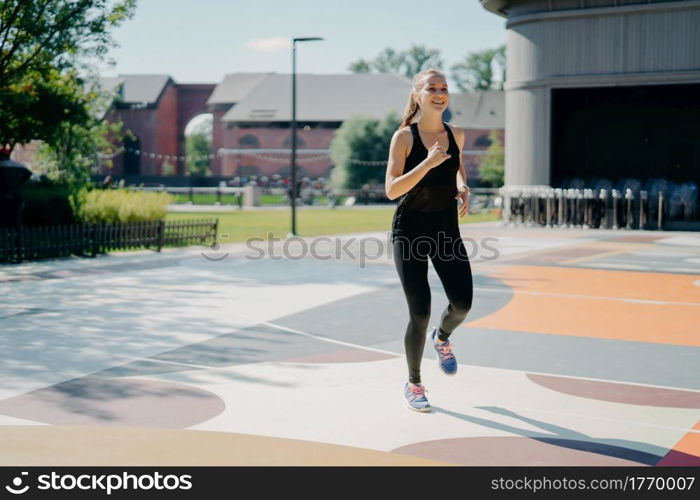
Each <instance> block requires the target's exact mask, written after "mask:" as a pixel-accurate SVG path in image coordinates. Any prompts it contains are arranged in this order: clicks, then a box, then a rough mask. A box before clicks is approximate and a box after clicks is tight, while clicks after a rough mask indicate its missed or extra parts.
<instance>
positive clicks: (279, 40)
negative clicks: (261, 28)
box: [245, 36, 292, 52]
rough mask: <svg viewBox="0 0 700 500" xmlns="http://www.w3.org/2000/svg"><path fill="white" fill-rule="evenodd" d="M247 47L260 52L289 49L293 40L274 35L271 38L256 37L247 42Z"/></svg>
mask: <svg viewBox="0 0 700 500" xmlns="http://www.w3.org/2000/svg"><path fill="white" fill-rule="evenodd" d="M245 45H246V47H248V48H249V49H253V50H258V51H260V52H274V51H276V50H282V49H289V48H290V47H291V45H292V41H291V40H290V39H289V38H284V37H281V36H273V37H269V38H254V39H253V40H249V41H247V42H246V44H245Z"/></svg>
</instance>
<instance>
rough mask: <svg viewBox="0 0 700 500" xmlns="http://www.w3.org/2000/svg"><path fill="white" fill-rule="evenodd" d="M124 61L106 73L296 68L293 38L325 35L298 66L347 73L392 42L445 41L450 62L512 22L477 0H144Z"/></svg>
mask: <svg viewBox="0 0 700 500" xmlns="http://www.w3.org/2000/svg"><path fill="white" fill-rule="evenodd" d="M114 35H115V38H116V40H117V41H118V42H119V44H120V47H119V48H118V49H115V50H113V51H112V52H111V53H110V56H111V57H112V58H113V59H115V60H116V61H117V64H116V66H113V67H107V66H103V67H102V68H101V73H102V74H103V75H105V76H112V75H116V74H120V73H122V74H125V73H165V74H169V75H171V76H173V77H174V78H175V81H177V82H180V83H193V82H202V83H216V82H219V81H220V80H221V79H222V78H223V76H224V75H225V74H227V73H233V72H237V71H274V72H277V73H288V72H290V71H291V50H290V49H289V47H288V45H287V44H288V40H289V39H290V38H292V37H295V36H297V37H299V36H320V37H323V38H325V40H324V41H320V42H307V43H303V44H299V45H298V47H297V71H298V72H304V73H347V72H348V71H347V66H348V64H349V63H350V62H351V61H354V60H356V59H359V58H364V59H372V58H373V57H374V56H375V55H377V54H378V53H379V52H380V51H381V50H382V49H384V48H385V47H393V48H395V49H397V50H402V49H408V48H409V47H410V45H411V44H413V43H415V44H419V45H427V46H428V47H429V48H435V49H440V51H441V53H442V58H443V61H444V63H445V65H444V68H445V69H449V67H450V66H451V65H452V64H454V63H455V62H458V61H459V60H460V59H461V58H463V57H464V55H466V54H467V53H469V52H473V51H477V50H482V49H486V48H493V47H497V46H498V45H501V44H502V43H504V42H505V36H506V35H505V20H504V19H503V18H500V17H497V16H495V15H493V14H491V13H489V12H486V11H485V10H484V9H483V8H482V7H481V6H480V4H479V1H478V0H443V1H425V0H422V1H420V0H402V1H396V0H374V1H370V0H350V1H331V0H257V1H249V0H248V1H238V0H200V1H195V0H138V7H137V10H136V14H135V16H134V17H133V18H132V19H130V20H129V21H127V22H126V23H125V24H124V25H122V26H121V27H120V28H118V29H117V30H116V31H115V33H114Z"/></svg>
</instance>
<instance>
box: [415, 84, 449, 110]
mask: <svg viewBox="0 0 700 500" xmlns="http://www.w3.org/2000/svg"><path fill="white" fill-rule="evenodd" d="M413 97H414V99H415V100H416V101H417V102H418V106H420V109H421V110H427V109H434V110H435V111H438V112H440V113H441V112H443V111H445V109H446V108H447V104H448V102H449V93H448V91H447V82H446V81H445V77H444V76H441V75H430V76H428V78H426V79H424V80H423V88H422V89H421V90H420V92H414V93H413Z"/></svg>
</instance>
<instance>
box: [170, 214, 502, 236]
mask: <svg viewBox="0 0 700 500" xmlns="http://www.w3.org/2000/svg"><path fill="white" fill-rule="evenodd" d="M393 215H394V207H393V206H392V207H386V208H376V209H375V208H356V209H353V208H335V209H330V208H329V209H323V208H313V209H304V208H303V207H299V208H298V209H297V233H298V234H299V236H320V235H326V234H342V233H361V232H367V231H389V230H390V229H391V218H392V216H393ZM209 218H211V219H219V233H218V236H219V241H220V243H233V242H240V241H245V240H246V239H248V238H251V237H253V236H259V237H262V238H266V239H267V237H268V233H272V236H273V237H277V238H284V237H285V236H286V235H287V234H288V233H289V231H290V228H291V210H243V211H240V212H231V213H217V212H213V213H212V212H178V213H168V214H167V216H166V220H182V219H209ZM498 219H499V216H498V215H496V214H488V213H487V214H473V215H471V214H470V215H466V216H464V217H462V218H460V224H468V223H470V222H485V221H495V220H498ZM223 235H227V236H226V237H224V236H223Z"/></svg>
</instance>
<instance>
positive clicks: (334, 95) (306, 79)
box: [222, 73, 411, 122]
mask: <svg viewBox="0 0 700 500" xmlns="http://www.w3.org/2000/svg"><path fill="white" fill-rule="evenodd" d="M296 84H297V120H299V121H327V122H340V121H344V120H345V119H347V118H348V117H349V116H351V115H355V114H364V115H368V116H372V117H375V118H383V117H384V116H385V115H386V114H387V113H388V112H390V111H395V112H396V113H397V114H399V115H400V114H402V113H403V110H404V108H405V107H406V103H407V101H408V95H409V93H410V91H411V80H409V79H408V78H405V77H402V76H399V75H395V74H391V73H349V74H336V75H333V74H330V75H327V74H323V75H318V74H310V73H302V74H297V78H296ZM291 88H292V82H291V75H290V74H277V73H273V74H268V75H267V76H266V77H265V78H264V79H262V80H261V81H260V82H259V83H258V84H257V86H255V88H253V89H252V90H251V91H250V92H249V93H248V95H247V96H246V97H245V98H244V99H242V100H241V101H240V102H239V103H238V104H236V105H235V106H233V107H232V108H231V109H230V110H229V111H227V112H226V114H224V116H223V118H222V121H225V122H280V121H283V122H288V121H290V120H291V115H292V110H291V100H292V99H291Z"/></svg>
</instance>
